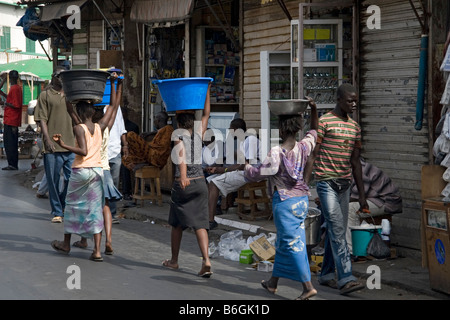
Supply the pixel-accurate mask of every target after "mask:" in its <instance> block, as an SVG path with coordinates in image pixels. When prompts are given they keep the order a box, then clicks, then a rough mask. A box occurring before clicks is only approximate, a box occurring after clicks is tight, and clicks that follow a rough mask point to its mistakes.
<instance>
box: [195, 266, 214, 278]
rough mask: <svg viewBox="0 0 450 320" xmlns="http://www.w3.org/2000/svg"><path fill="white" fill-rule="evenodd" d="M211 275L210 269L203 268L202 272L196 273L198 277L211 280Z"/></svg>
mask: <svg viewBox="0 0 450 320" xmlns="http://www.w3.org/2000/svg"><path fill="white" fill-rule="evenodd" d="M212 274H213V273H212V272H211V267H207V266H203V267H202V270H200V272H199V273H198V276H199V277H202V278H211V276H212Z"/></svg>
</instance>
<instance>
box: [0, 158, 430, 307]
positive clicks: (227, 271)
mask: <svg viewBox="0 0 450 320" xmlns="http://www.w3.org/2000/svg"><path fill="white" fill-rule="evenodd" d="M3 166H5V160H4V159H3V160H0V167H3ZM20 166H21V168H20V170H19V172H17V171H0V269H1V274H2V276H1V277H0V299H13V300H15V299H20V300H22V299H29V300H36V299H39V300H41V299H42V300H47V299H50V300H52V299H63V300H66V299H75V300H77V299H89V300H97V299H106V300H112V299H127V300H128V299H130V300H140V299H146V300H179V301H183V300H199V301H206V300H221V301H230V300H235V301H236V300H238V301H241V302H243V301H244V302H245V301H248V302H251V300H265V301H270V300H272V301H273V300H292V299H294V298H296V297H297V296H299V295H300V285H299V284H298V283H296V282H293V281H289V280H285V279H281V280H280V283H279V287H278V294H277V295H269V294H268V293H267V292H266V291H264V290H263V289H262V288H261V286H260V281H261V280H262V279H266V278H268V277H269V274H268V273H263V272H258V271H255V270H251V269H249V268H248V266H246V265H242V264H239V263H238V262H233V261H228V260H225V259H223V258H222V257H219V258H216V259H214V260H213V261H212V262H213V271H214V275H213V276H212V278H211V279H202V278H199V277H197V276H196V274H197V272H198V271H199V269H200V265H201V258H200V254H199V249H198V247H197V243H196V239H195V236H194V235H193V233H191V232H189V231H186V232H185V233H184V237H183V242H182V252H181V256H180V267H181V268H180V270H178V271H172V270H168V269H165V268H163V267H162V266H161V261H163V260H164V259H166V258H169V257H170V228H169V227H168V226H167V225H164V224H160V223H156V224H152V223H151V221H148V222H141V221H136V220H129V219H122V220H121V221H120V224H117V225H113V247H114V250H115V254H114V255H113V256H106V255H104V262H101V263H98V262H93V261H90V260H88V257H89V255H90V252H91V251H90V249H88V250H86V249H79V248H73V249H72V251H71V253H70V255H69V256H65V255H61V254H58V253H56V252H55V251H54V250H53V249H52V248H51V246H50V242H51V241H52V240H54V239H58V240H62V239H63V225H62V224H52V223H50V218H51V217H50V215H49V207H50V206H49V203H48V200H47V199H38V198H36V197H35V190H32V189H31V188H29V187H24V186H23V185H21V182H20V180H21V179H20V178H19V177H20V174H21V173H22V176H23V172H24V171H25V170H28V169H29V168H30V161H29V160H21V163H20ZM78 239H79V237H78V236H73V240H72V242H73V241H76V240H78ZM102 245H104V241H103V242H102ZM89 247H90V248H92V242H90V243H89ZM73 266H75V269H76V270H78V272H75V273H73V271H71V268H73ZM78 274H79V275H80V278H77V279H78V280H79V281H78V282H76V281H72V282H70V281H69V285H68V284H67V282H68V279H69V280H71V279H72V280H73V279H74V278H73V277H71V276H73V275H78ZM73 283H79V284H80V288H79V289H77V288H70V287H71V284H73ZM313 283H314V285H315V286H316V288H317V290H318V291H319V294H318V295H317V296H316V297H315V298H314V300H428V299H435V298H432V297H428V296H424V295H416V294H413V293H409V292H406V291H404V290H400V289H395V288H391V287H388V286H383V287H382V288H381V290H377V289H374V290H369V289H366V290H363V291H360V292H356V293H353V294H351V295H350V296H348V297H343V296H340V295H339V294H338V291H337V290H334V289H330V288H325V287H322V286H320V285H318V283H317V281H316V276H315V275H313ZM258 303H259V302H258Z"/></svg>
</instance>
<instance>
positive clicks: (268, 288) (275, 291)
mask: <svg viewBox="0 0 450 320" xmlns="http://www.w3.org/2000/svg"><path fill="white" fill-rule="evenodd" d="M261 286H262V287H263V288H264V289H266V290H267V292H269V293H270V294H275V293H277V289H274V288H270V287H269V284H268V283H267V281H265V280H263V281H261Z"/></svg>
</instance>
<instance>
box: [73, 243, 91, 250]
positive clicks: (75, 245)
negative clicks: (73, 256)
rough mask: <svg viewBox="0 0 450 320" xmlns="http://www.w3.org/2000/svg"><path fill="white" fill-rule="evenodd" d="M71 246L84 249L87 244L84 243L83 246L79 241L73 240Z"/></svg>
mask: <svg viewBox="0 0 450 320" xmlns="http://www.w3.org/2000/svg"><path fill="white" fill-rule="evenodd" d="M72 246H74V247H76V248H81V249H86V248H87V247H88V246H87V244H86V245H85V246H83V245H82V244H81V241H75V242H74V243H73V244H72Z"/></svg>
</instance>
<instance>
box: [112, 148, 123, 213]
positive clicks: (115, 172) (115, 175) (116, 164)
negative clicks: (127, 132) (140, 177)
mask: <svg viewBox="0 0 450 320" xmlns="http://www.w3.org/2000/svg"><path fill="white" fill-rule="evenodd" d="M121 165H122V156H121V155H120V154H119V155H118V156H117V157H115V158H112V159H109V171H110V172H111V176H112V179H113V182H114V185H115V186H116V188H117V189H119V180H120V166H121ZM109 209H110V210H111V215H112V216H113V218H114V217H115V215H116V213H117V205H116V203H115V201H111V202H110V203H109Z"/></svg>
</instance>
